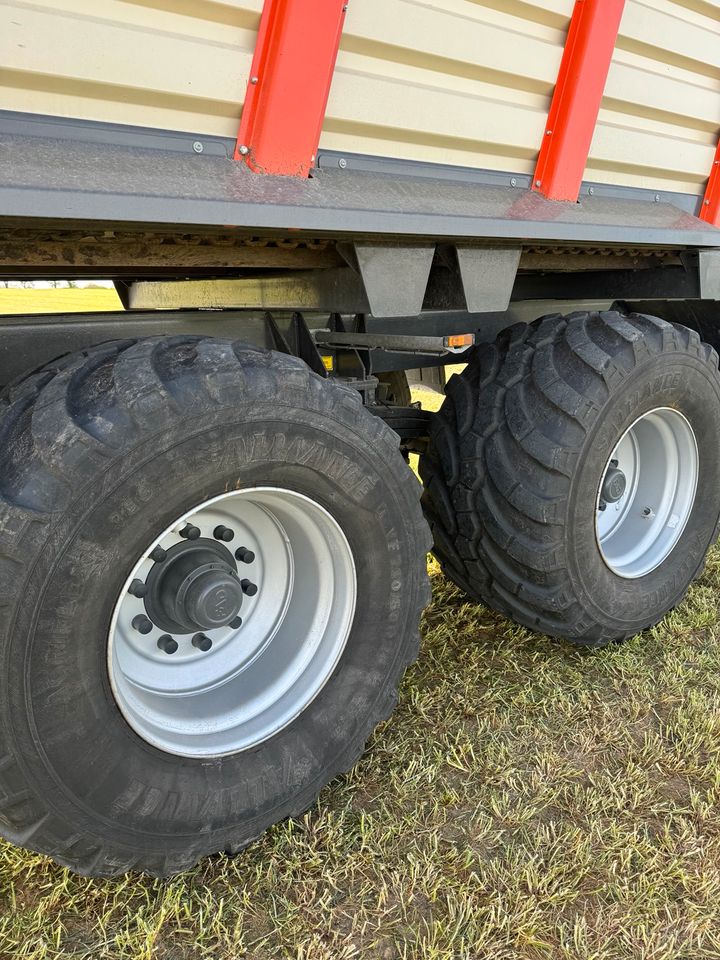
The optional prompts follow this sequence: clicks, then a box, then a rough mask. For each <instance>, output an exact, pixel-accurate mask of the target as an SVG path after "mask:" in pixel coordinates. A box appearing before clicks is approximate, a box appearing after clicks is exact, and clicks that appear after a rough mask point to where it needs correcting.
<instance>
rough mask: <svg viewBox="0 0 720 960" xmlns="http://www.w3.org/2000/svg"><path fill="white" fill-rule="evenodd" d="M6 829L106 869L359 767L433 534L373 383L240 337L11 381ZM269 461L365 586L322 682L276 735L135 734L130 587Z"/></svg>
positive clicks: (206, 847)
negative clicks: (136, 570) (188, 748)
mask: <svg viewBox="0 0 720 960" xmlns="http://www.w3.org/2000/svg"><path fill="white" fill-rule="evenodd" d="M0 451H1V452H0V589H1V593H0V596H1V597H2V605H1V608H0V614H1V616H0V658H1V659H0V834H2V835H3V836H4V837H6V838H7V839H9V840H10V841H12V842H14V843H16V844H18V845H21V846H24V847H28V848H30V849H32V850H35V851H39V852H40V853H44V854H49V855H50V856H51V857H53V858H54V859H55V860H56V861H57V862H58V863H60V864H63V865H65V866H68V867H70V868H72V869H73V870H75V871H77V872H79V873H82V874H86V875H90V876H105V877H106V876H113V875H117V874H121V873H124V872H126V871H129V870H141V871H147V872H148V873H150V874H154V875H156V876H167V875H169V874H173V873H176V872H178V871H182V870H186V869H188V868H189V867H191V866H192V865H193V864H194V863H195V862H196V861H197V860H198V859H199V858H201V857H203V856H205V855H207V854H212V853H215V852H217V851H223V850H230V851H232V852H237V851H238V850H239V849H241V848H242V847H244V846H246V845H247V844H248V843H249V842H251V841H252V840H253V839H254V838H256V837H257V836H258V835H259V834H261V833H262V832H263V831H264V830H265V829H266V828H267V827H268V826H269V825H271V824H273V823H275V822H277V821H279V820H282V819H283V818H286V817H288V816H293V815H298V814H300V813H301V812H303V811H304V810H306V809H307V808H308V806H310V805H311V803H312V802H313V800H314V798H315V797H316V796H317V794H318V792H319V791H320V789H321V788H322V787H323V786H324V785H325V784H326V783H328V782H329V781H330V780H331V779H332V778H333V777H334V776H335V775H336V774H338V773H340V772H341V771H346V770H348V769H349V768H350V767H351V766H352V765H353V763H354V762H355V760H356V759H357V758H358V756H359V755H360V754H361V753H362V750H363V748H364V745H365V742H366V741H367V739H368V736H369V735H370V733H371V731H372V730H373V728H374V727H375V726H376V725H377V724H378V723H379V722H380V721H381V720H384V719H386V718H387V717H388V716H389V714H390V713H391V711H392V709H393V706H394V704H395V703H396V699H397V687H398V683H399V680H400V678H401V676H402V673H403V671H404V670H405V668H406V667H407V665H408V664H409V663H410V662H411V661H412V660H414V658H415V657H416V655H417V650H418V624H419V618H420V613H421V611H422V609H423V607H424V606H425V605H426V603H427V602H428V600H429V585H428V580H427V571H426V551H427V550H428V549H429V546H430V537H429V532H428V529H427V524H426V523H425V521H424V519H423V516H422V512H421V510H420V505H419V495H420V487H419V484H418V483H417V481H416V480H415V478H414V477H413V475H412V473H411V472H410V471H409V470H408V468H407V466H406V464H405V462H404V461H403V459H402V457H401V455H400V453H399V451H398V439H397V437H396V436H395V434H394V433H393V432H392V431H391V430H390V429H389V428H388V427H387V426H386V425H385V424H384V423H383V421H382V420H381V419H379V418H377V417H374V416H372V415H371V414H370V413H368V412H367V411H366V410H365V409H364V408H363V406H362V404H361V400H360V396H359V394H358V393H357V392H355V391H353V390H351V389H349V388H347V387H344V386H342V385H338V384H334V383H332V382H330V381H327V380H322V379H321V378H320V377H318V376H316V375H315V374H313V373H311V372H310V370H309V369H308V368H307V366H306V365H305V364H304V363H302V362H301V361H299V360H296V359H294V358H292V357H287V356H284V355H280V354H276V353H270V352H268V351H264V350H257V349H255V348H254V347H251V346H246V345H243V344H240V343H233V342H231V341H229V340H216V339H209V338H201V337H172V338H150V339H147V340H139V341H123V342H112V343H108V344H103V345H100V346H97V347H93V348H91V349H88V350H86V351H84V352H82V353H79V354H75V355H72V356H68V357H66V358H64V359H63V360H61V361H60V362H58V363H56V364H53V365H50V366H48V367H46V368H44V369H42V370H40V371H37V372H35V373H34V374H32V375H31V376H30V377H29V378H28V379H26V380H25V381H23V382H20V383H19V384H17V385H15V386H13V387H11V388H9V389H8V390H7V391H6V393H5V395H4V397H3V398H2V400H1V401H0ZM273 481H276V482H277V483H278V484H280V485H282V486H284V487H290V488H293V489H295V490H298V491H300V492H304V493H306V494H309V495H310V496H312V497H313V498H314V499H315V500H317V501H318V502H320V503H321V504H322V505H323V506H325V508H326V509H327V510H329V511H330V512H331V513H332V515H333V516H334V517H335V518H336V519H337V521H338V522H339V523H340V525H341V526H342V527H343V529H344V532H345V534H346V536H347V537H348V540H349V542H350V545H351V547H352V550H353V553H354V556H355V561H356V566H357V569H358V604H357V613H356V617H355V621H354V623H353V627H352V631H351V634H350V637H349V640H348V643H347V646H346V648H345V651H344V653H343V655H342V657H341V660H340V662H339V664H338V666H337V668H336V670H335V672H334V673H333V675H332V677H331V678H330V680H329V681H328V682H327V684H326V685H325V687H324V688H323V690H322V691H321V693H320V694H319V695H318V696H317V697H316V699H315V700H314V701H313V702H312V703H311V704H310V705H309V706H308V707H307V708H306V710H305V711H304V712H303V713H302V714H301V715H300V716H299V717H298V718H297V720H295V721H293V723H291V724H290V725H289V726H288V727H286V728H285V729H284V730H282V731H281V732H280V733H278V734H277V735H276V736H274V737H273V738H272V739H271V740H268V741H266V742H265V743H264V744H262V745H260V746H258V747H255V748H253V749H252V750H248V751H245V752H243V753H239V754H235V755H232V756H226V757H220V758H213V759H202V760H200V759H197V760H194V759H185V758H181V757H177V756H173V755H171V754H168V753H164V752H162V751H160V750H158V749H156V748H154V747H152V746H151V745H149V744H148V743H146V742H145V741H144V740H142V739H141V738H140V737H138V736H137V735H136V734H135V733H134V732H133V730H131V728H130V727H129V726H128V725H127V723H126V722H125V720H124V719H123V717H122V715H121V713H120V711H119V710H118V708H117V706H116V703H115V700H114V698H113V695H112V692H111V690H110V684H109V678H108V674H107V666H106V652H107V637H108V628H109V624H110V618H111V615H112V611H113V607H114V604H115V602H116V599H117V597H118V595H119V592H120V590H121V588H122V586H123V583H124V580H125V578H126V577H127V576H128V575H129V571H130V570H131V569H132V566H133V564H134V563H135V562H136V560H137V559H138V558H139V557H140V556H142V555H143V553H144V551H145V550H147V547H148V544H149V543H150V542H152V540H153V538H154V537H155V536H156V535H158V534H159V532H160V531H162V530H163V529H165V528H166V527H167V526H168V525H169V524H171V523H172V522H173V520H174V518H176V517H178V516H180V515H181V514H182V513H183V512H185V511H186V510H188V509H191V508H192V506H193V505H196V504H198V503H201V502H203V501H204V500H206V499H208V498H210V497H211V496H215V495H217V494H220V493H223V492H225V491H226V490H227V489H232V488H236V487H240V486H243V485H255V484H258V483H261V484H267V485H272V484H273Z"/></svg>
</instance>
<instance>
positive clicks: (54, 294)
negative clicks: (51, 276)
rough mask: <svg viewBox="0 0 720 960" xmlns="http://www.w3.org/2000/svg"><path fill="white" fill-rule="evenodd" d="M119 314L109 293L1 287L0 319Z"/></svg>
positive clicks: (119, 307)
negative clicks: (30, 315)
mask: <svg viewBox="0 0 720 960" xmlns="http://www.w3.org/2000/svg"><path fill="white" fill-rule="evenodd" d="M93 310H122V304H121V303H120V300H119V299H118V295H117V294H116V293H115V291H114V290H112V289H100V290H96V289H88V288H84V289H69V288H64V289H60V290H55V289H50V290H41V289H35V288H22V287H18V288H15V287H0V316H2V315H3V314H13V313H74V312H76V311H77V312H79V313H82V312H84V311H93Z"/></svg>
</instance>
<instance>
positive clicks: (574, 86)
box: [533, 0, 625, 202]
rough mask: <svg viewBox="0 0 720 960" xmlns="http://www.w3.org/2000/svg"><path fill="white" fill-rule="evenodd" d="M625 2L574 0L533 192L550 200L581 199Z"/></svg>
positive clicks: (615, 0)
mask: <svg viewBox="0 0 720 960" xmlns="http://www.w3.org/2000/svg"><path fill="white" fill-rule="evenodd" d="M624 7H625V0H576V2H575V8H574V10H573V14H572V19H571V20H570V29H569V30H568V35H567V40H566V42H565V50H564V51H563V57H562V61H561V63H560V70H559V72H558V79H557V84H556V86H555V92H554V94H553V98H552V104H551V106H550V113H549V115H548V121H547V125H546V127H545V136H544V137H543V142H542V145H541V147H540V155H539V157H538V162H537V167H536V169H535V176H534V178H533V189H534V190H537V191H538V192H539V193H541V194H543V196H545V197H547V198H548V199H549V200H571V201H573V202H574V201H576V200H577V198H578V194H579V193H580V185H581V183H582V178H583V174H584V172H585V167H586V165H587V158H588V154H589V153H590V144H591V143H592V138H593V133H594V132H595V125H596V123H597V117H598V113H599V111H600V103H601V101H602V96H603V92H604V90H605V83H606V81H607V75H608V71H609V70H610V61H611V60H612V55H613V50H614V49H615V41H616V40H617V35H618V30H619V29H620V19H621V17H622V14H623V9H624Z"/></svg>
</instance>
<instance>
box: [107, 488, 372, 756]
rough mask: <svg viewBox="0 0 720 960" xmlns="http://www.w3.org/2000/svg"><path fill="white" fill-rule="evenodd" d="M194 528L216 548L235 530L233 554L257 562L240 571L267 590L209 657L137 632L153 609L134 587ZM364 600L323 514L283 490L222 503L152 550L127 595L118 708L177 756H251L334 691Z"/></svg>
mask: <svg viewBox="0 0 720 960" xmlns="http://www.w3.org/2000/svg"><path fill="white" fill-rule="evenodd" d="M188 523H191V524H193V525H194V526H196V527H198V528H199V529H200V531H201V537H202V538H207V539H208V540H211V539H212V538H213V531H214V530H215V529H216V528H217V527H218V526H219V525H224V526H227V527H228V528H230V529H231V530H232V531H233V533H234V538H233V541H232V543H231V544H228V547H229V548H231V550H232V551H233V553H234V551H235V550H236V549H237V548H239V547H245V548H246V550H247V551H249V552H250V553H251V554H254V557H253V559H252V561H251V562H250V563H244V562H242V561H240V560H238V561H237V568H238V576H242V577H244V578H246V580H249V581H251V582H252V583H254V584H255V585H256V586H257V588H258V589H257V593H255V594H254V595H252V596H245V597H244V598H243V601H242V607H241V609H240V614H241V619H242V624H241V626H239V627H233V626H232V625H228V626H224V627H220V628H217V629H214V630H206V631H205V635H206V636H207V637H208V638H209V639H210V640H211V641H212V647H211V649H209V650H207V651H205V652H203V651H202V650H199V649H197V648H196V647H195V646H193V643H192V637H193V634H192V633H189V634H187V633H186V634H180V635H178V634H173V636H172V639H173V641H174V644H177V649H176V650H175V651H174V652H173V653H167V652H165V650H163V649H161V648H160V647H159V646H158V641H159V640H160V641H161V642H164V641H162V638H163V637H167V636H168V634H167V632H166V631H165V630H162V629H160V627H158V626H156V625H155V624H154V623H153V628H152V630H151V631H150V632H148V633H140V632H138V630H137V629H136V628H135V627H133V620H136V619H137V617H138V616H141V615H143V614H146V613H147V610H146V608H145V601H144V600H143V599H141V598H138V597H137V596H134V595H133V594H132V593H130V592H129V588H130V586H131V584H132V583H133V581H136V580H140V581H141V582H144V581H145V580H146V579H147V577H148V575H149V574H150V571H151V569H152V568H153V565H154V563H155V561H154V560H152V559H151V558H150V554H151V553H152V552H153V551H154V550H155V549H156V548H157V547H161V548H163V549H164V550H169V549H171V548H172V547H173V546H175V545H177V544H178V543H181V542H182V537H181V536H180V531H181V530H182V529H183V528H185V527H186V525H187V524H188ZM241 553H242V551H241ZM356 599H357V575H356V571H355V564H354V561H353V555H352V551H351V549H350V545H349V543H348V541H347V538H346V536H345V534H344V533H343V531H342V529H341V527H340V526H339V524H338V523H337V521H336V520H335V519H334V518H333V517H332V516H331V515H330V514H329V513H328V511H327V510H325V508H324V507H322V506H321V505H320V504H318V503H316V502H315V501H314V500H312V499H310V498H309V497H306V496H304V495H303V494H300V493H297V492H295V491H293V490H287V489H283V488H278V487H253V488H247V489H243V490H238V491H232V492H230V493H227V494H223V495H221V496H218V497H213V498H212V499H210V500H208V501H207V502H205V503H202V504H199V505H198V506H196V507H195V508H194V509H192V510H190V511H188V512H187V513H185V514H183V516H181V517H178V519H177V520H176V521H174V523H172V524H171V525H170V526H169V527H168V528H167V529H166V530H164V531H163V532H162V533H161V534H160V536H159V537H157V538H156V539H155V540H154V541H152V543H149V544H148V547H147V549H146V550H145V551H143V555H142V557H141V558H140V559H139V560H138V561H137V563H136V564H135V566H134V567H133V569H132V571H131V573H130V575H129V576H128V578H127V580H126V582H125V585H124V586H123V589H122V591H121V594H120V596H119V598H118V600H117V603H116V605H115V610H114V613H113V617H112V623H111V626H110V633H109V638H108V669H109V674H110V683H111V686H112V690H113V694H114V696H115V700H116V702H117V704H118V706H119V708H120V710H121V712H122V714H123V716H124V717H125V719H126V720H127V722H128V723H129V724H130V726H131V727H132V728H133V730H134V731H135V732H136V733H137V734H138V735H139V736H140V737H142V739H143V740H146V741H147V742H148V743H151V744H152V745H153V746H155V747H158V748H159V749H160V750H164V751H165V752H167V753H171V754H176V755H179V756H187V757H217V756H223V755H227V754H231V753H237V752H239V751H242V750H247V749H249V748H251V747H254V746H256V745H257V744H259V743H262V742H263V741H265V740H267V739H269V738H270V737H272V736H274V735H275V734H276V733H278V732H279V731H280V730H282V729H283V728H285V727H286V726H287V725H288V724H290V723H291V722H292V721H293V720H294V719H295V718H296V717H298V716H299V715H300V714H301V713H302V712H303V711H304V710H305V709H306V708H307V706H308V705H309V704H310V703H311V702H312V701H313V700H314V699H315V697H316V696H317V695H318V693H319V692H320V691H321V690H322V688H323V687H324V686H325V684H326V683H327V681H328V679H329V678H330V676H331V675H332V673H333V671H334V669H335V667H336V665H337V663H338V661H339V659H340V657H341V655H342V653H343V650H344V649H345V645H346V643H347V639H348V636H349V634H350V629H351V627H352V623H353V619H354V615H355V606H356ZM195 636H197V634H195ZM170 646H171V647H172V646H173V645H172V644H171V645H170Z"/></svg>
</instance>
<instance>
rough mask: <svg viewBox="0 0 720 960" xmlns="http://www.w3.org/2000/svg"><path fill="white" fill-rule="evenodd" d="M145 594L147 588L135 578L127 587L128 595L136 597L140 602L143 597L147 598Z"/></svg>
mask: <svg viewBox="0 0 720 960" xmlns="http://www.w3.org/2000/svg"><path fill="white" fill-rule="evenodd" d="M147 592H148V588H147V586H146V585H145V584H144V583H143V582H142V580H138V579H137V578H136V579H135V580H133V582H132V583H131V584H130V586H129V587H128V593H129V594H130V595H131V596H133V597H138V598H139V599H140V600H142V598H143V597H145V596H147Z"/></svg>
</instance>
